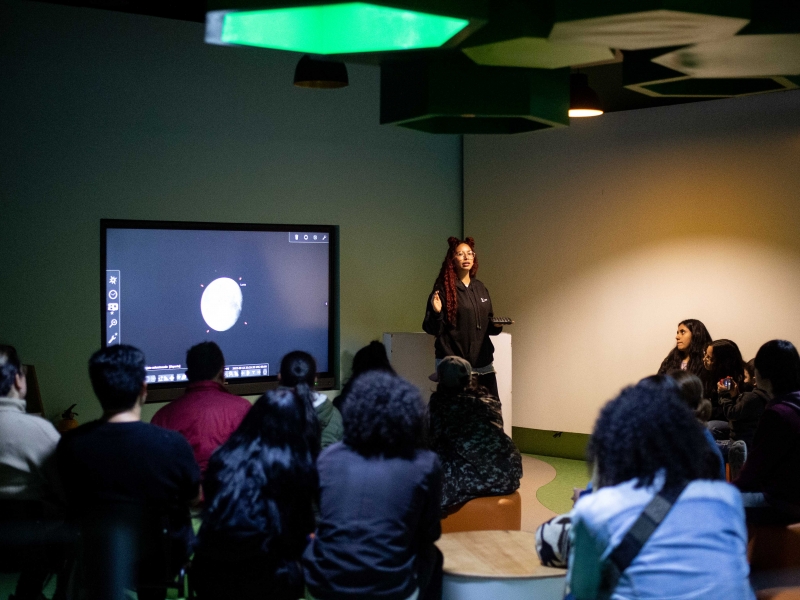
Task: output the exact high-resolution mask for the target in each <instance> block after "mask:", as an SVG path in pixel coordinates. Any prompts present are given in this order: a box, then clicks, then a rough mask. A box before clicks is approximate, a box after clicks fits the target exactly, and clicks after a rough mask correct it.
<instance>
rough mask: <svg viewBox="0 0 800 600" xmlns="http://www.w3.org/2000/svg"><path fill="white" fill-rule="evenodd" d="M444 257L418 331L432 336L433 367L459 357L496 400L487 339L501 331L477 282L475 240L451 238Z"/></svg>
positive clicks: (494, 378) (487, 295) (491, 350)
mask: <svg viewBox="0 0 800 600" xmlns="http://www.w3.org/2000/svg"><path fill="white" fill-rule="evenodd" d="M447 244H448V246H449V248H448V250H447V255H446V256H445V258H444V262H443V263H442V268H441V270H440V271H439V277H437V278H436V283H435V284H434V286H433V291H432V292H431V295H430V297H429V298H428V304H427V306H426V310H425V320H424V321H423V322H422V328H423V329H424V330H425V332H426V333H429V334H431V335H433V336H436V343H435V348H436V364H437V366H438V364H439V362H440V361H441V360H442V359H443V358H444V357H445V356H459V357H461V358H463V359H465V360H467V361H469V364H470V365H471V366H472V373H473V375H475V376H477V383H478V384H479V385H482V386H483V387H485V388H487V389H488V390H489V392H490V393H491V394H492V395H493V396H494V397H496V398H497V397H498V393H497V377H496V376H495V370H494V365H493V364H492V361H493V360H494V346H493V345H492V341H491V340H490V339H489V336H490V335H497V334H498V333H500V332H502V331H503V328H502V327H498V326H497V325H495V324H494V323H492V316H493V314H494V313H493V312H492V300H491V298H490V297H489V292H488V290H487V289H486V287H485V286H484V285H483V283H481V282H480V281H479V280H477V279H475V274H476V273H477V272H478V259H477V257H476V256H475V240H474V239H472V238H471V237H468V238H467V239H465V240H463V241H462V240H459V239H458V238H455V237H451V238H449V239H448V240H447Z"/></svg>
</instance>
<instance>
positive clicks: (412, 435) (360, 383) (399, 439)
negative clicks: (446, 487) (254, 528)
mask: <svg viewBox="0 0 800 600" xmlns="http://www.w3.org/2000/svg"><path fill="white" fill-rule="evenodd" d="M424 410H425V409H424V405H423V403H422V399H421V398H420V395H419V392H418V391H417V389H416V388H415V387H414V386H412V385H411V384H409V383H408V382H406V381H404V380H402V379H400V378H399V377H396V376H393V375H390V374H389V373H382V372H371V373H365V374H363V375H361V376H360V377H359V378H358V379H357V380H356V381H355V382H354V383H353V387H352V389H351V390H350V394H349V396H348V399H347V404H346V405H345V414H344V422H345V434H344V442H343V443H339V444H334V445H333V446H331V447H329V448H327V449H326V450H325V451H324V452H323V453H322V454H321V455H320V457H319V460H318V461H317V469H318V470H319V480H320V493H321V498H320V513H321V515H320V521H319V525H318V527H317V532H316V536H315V538H314V539H312V540H311V543H310V544H309V546H308V548H306V551H305V553H304V555H303V571H304V573H305V580H306V598H311V599H318V600H328V599H334V598H337V599H338V598H348V599H352V600H367V599H375V598H386V599H392V600H394V599H397V600H403V599H407V598H413V599H416V598H419V599H420V600H425V599H428V598H440V597H441V579H442V571H441V569H442V555H441V553H440V552H439V551H438V550H437V549H436V546H435V545H434V541H435V540H436V539H438V538H439V535H440V534H441V526H440V521H439V517H440V508H439V506H440V499H441V493H442V471H441V467H440V466H439V459H438V458H437V457H436V454H435V453H433V452H431V451H429V450H421V449H419V448H418V441H419V439H420V437H421V435H422V429H423V422H424Z"/></svg>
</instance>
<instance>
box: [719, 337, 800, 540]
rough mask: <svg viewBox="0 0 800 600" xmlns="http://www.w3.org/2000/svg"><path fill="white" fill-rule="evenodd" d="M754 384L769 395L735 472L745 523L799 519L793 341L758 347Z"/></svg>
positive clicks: (799, 431)
mask: <svg viewBox="0 0 800 600" xmlns="http://www.w3.org/2000/svg"><path fill="white" fill-rule="evenodd" d="M755 368H756V371H755V377H756V385H757V386H758V388H760V389H762V390H764V391H765V392H766V393H767V395H768V396H769V398H770V401H769V404H768V405H767V408H766V410H765V411H764V414H763V415H762V416H761V422H760V423H759V425H758V429H757V430H756V434H755V438H754V440H753V448H752V451H751V452H750V455H749V456H748V458H747V462H745V464H744V468H743V469H742V472H741V474H740V475H739V477H738V478H737V479H736V480H735V481H734V482H733V483H734V485H735V486H736V487H738V488H739V489H740V490H741V491H742V498H743V501H744V506H745V512H746V515H747V520H748V522H749V523H757V524H786V523H797V522H800V355H798V353H797V349H796V348H795V347H794V346H793V345H792V343H791V342H787V341H785V340H772V341H770V342H767V343H766V344H764V345H763V346H761V348H759V350H758V354H756V362H755Z"/></svg>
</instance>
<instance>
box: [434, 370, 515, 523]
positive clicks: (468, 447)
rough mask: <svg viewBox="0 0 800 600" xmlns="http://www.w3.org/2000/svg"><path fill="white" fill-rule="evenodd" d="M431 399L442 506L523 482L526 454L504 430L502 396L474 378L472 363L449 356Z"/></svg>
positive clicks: (508, 491)
mask: <svg viewBox="0 0 800 600" xmlns="http://www.w3.org/2000/svg"><path fill="white" fill-rule="evenodd" d="M437 374H438V376H439V385H438V387H437V389H436V392H434V394H433V395H432V396H431V401H430V404H429V405H428V417H429V426H430V430H429V442H430V447H431V450H433V451H434V452H436V453H437V454H438V455H439V460H440V462H441V463H442V469H443V471H444V490H443V493H442V509H443V511H444V512H451V511H452V510H453V509H457V508H458V507H459V505H461V504H463V503H464V502H467V501H469V500H472V499H473V498H479V497H482V496H503V495H505V494H511V493H513V492H514V491H516V490H517V489H518V488H519V480H520V478H521V477H522V457H521V456H520V454H519V450H517V447H516V446H515V445H514V442H512V441H511V438H509V437H508V436H507V435H506V434H505V432H504V431H503V416H502V413H501V410H500V400H498V399H497V398H496V397H494V396H492V395H491V394H490V393H489V391H488V390H487V389H486V388H484V387H481V386H479V385H477V384H476V383H474V381H473V377H472V368H471V366H470V363H469V362H468V361H466V360H464V359H463V358H459V357H457V356H448V357H446V358H445V359H444V360H442V361H441V363H439V366H438V368H437Z"/></svg>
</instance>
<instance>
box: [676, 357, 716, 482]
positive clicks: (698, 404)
mask: <svg viewBox="0 0 800 600" xmlns="http://www.w3.org/2000/svg"><path fill="white" fill-rule="evenodd" d="M668 375H669V376H670V377H672V378H673V379H674V380H675V381H677V382H678V387H679V388H680V394H681V398H682V399H683V401H684V402H685V403H686V405H687V406H688V407H689V408H690V409H691V411H692V414H694V416H695V417H697V420H698V421H700V424H701V425H702V426H703V435H704V436H705V438H706V441H708V446H709V448H711V450H712V451H713V452H714V455H715V456H716V457H717V459H718V461H719V478H720V479H725V457H724V456H723V455H722V451H721V450H720V448H719V445H718V444H717V442H716V441H715V440H714V436H713V435H711V432H710V431H709V430H708V427H706V424H707V423H708V418H709V417H710V416H711V402H710V401H709V400H708V399H706V398H703V382H702V381H700V378H699V377H698V376H697V375H695V374H694V373H689V372H688V371H678V370H677V369H676V370H672V371H670V372H669V373H668Z"/></svg>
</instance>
